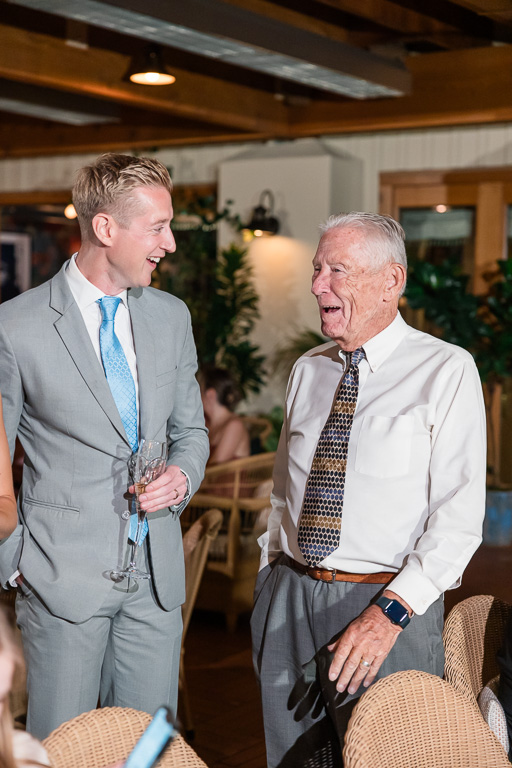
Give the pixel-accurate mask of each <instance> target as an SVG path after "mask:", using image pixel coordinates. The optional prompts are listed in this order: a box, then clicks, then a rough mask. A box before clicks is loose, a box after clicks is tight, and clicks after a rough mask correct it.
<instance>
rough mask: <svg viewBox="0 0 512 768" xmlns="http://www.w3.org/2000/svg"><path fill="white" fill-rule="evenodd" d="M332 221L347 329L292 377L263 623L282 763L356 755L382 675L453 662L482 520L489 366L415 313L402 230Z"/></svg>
mask: <svg viewBox="0 0 512 768" xmlns="http://www.w3.org/2000/svg"><path fill="white" fill-rule="evenodd" d="M322 229H323V235H322V238H321V240H320V244H319V247H318V250H317V253H316V255H315V258H314V261H313V269H314V274H313V284H312V291H313V293H314V295H315V296H316V297H317V300H318V305H319V310H320V317H321V322H322V332H323V333H324V334H325V335H326V336H328V337H329V338H330V339H332V341H331V342H328V343H327V344H324V345H322V346H320V347H317V348H316V349H313V350H311V351H310V352H308V353H307V354H306V355H304V356H303V357H301V358H300V359H299V360H298V361H297V363H296V364H295V367H294V369H293V371H292V374H291V377H290V381H289V386H288V392H287V398H286V412H285V422H284V426H283V431H282V435H281V440H280V444H279V449H278V453H277V457H276V468H275V473H274V492H273V497H272V513H271V515H270V518H269V524H268V531H267V532H266V533H265V534H264V535H263V536H262V537H261V538H260V545H261V547H262V560H261V570H260V573H259V576H258V581H257V585H256V603H255V608H254V613H253V618H252V629H253V646H254V661H255V667H256V671H257V674H258V677H259V679H260V683H261V688H262V699H263V712H264V722H265V735H266V742H267V757H268V765H269V766H272V767H273V766H280V767H283V768H284V766H293V768H299V767H300V766H307V767H308V768H313V767H314V766H328V765H331V764H332V765H339V764H341V749H342V747H343V737H344V732H345V729H346V724H347V722H348V718H349V716H350V713H351V710H352V708H353V705H354V703H355V702H356V701H357V698H358V697H359V696H360V695H361V693H363V692H364V690H365V688H366V687H368V686H369V685H370V684H371V683H372V682H373V681H374V680H375V679H376V678H380V677H383V676H385V675H388V674H390V673H392V672H395V671H398V670H401V669H420V670H424V671H427V672H430V673H433V674H437V675H442V674H443V661H444V656H443V644H442V638H441V632H442V626H443V592H444V591H445V590H446V589H450V588H452V587H455V586H457V585H458V583H459V581H460V577H461V575H462V572H463V570H464V568H465V567H466V565H467V563H468V561H469V559H470V558H471V556H472V555H473V553H474V552H475V550H476V549H477V547H478V545H479V544H480V541H481V529H482V520H483V515H484V500H485V466H486V453H485V411H484V406H483V399H482V390H481V385H480V380H479V377H478V373H477V370H476V366H475V364H474V361H473V358H472V357H471V355H469V354H468V353H467V352H466V351H464V350H463V349H460V348H459V347H455V346H453V345H450V344H447V343H445V342H443V341H441V340H439V339H437V338H434V337H432V336H429V335H427V334H425V333H421V332H419V331H416V330H415V329H413V328H411V327H409V326H408V325H407V324H406V323H405V322H404V320H403V319H402V317H401V316H400V314H399V312H398V300H399V297H400V295H401V294H402V293H403V290H404V287H405V281H406V269H407V260H406V255H405V247H404V232H403V230H402V228H401V227H400V225H399V224H398V223H397V222H395V221H394V220H393V219H391V218H390V217H386V216H378V215H375V214H366V213H351V214H342V215H339V216H333V217H331V218H330V219H329V220H328V221H327V222H326V224H325V225H324V226H323V228H322ZM375 738H378V734H375Z"/></svg>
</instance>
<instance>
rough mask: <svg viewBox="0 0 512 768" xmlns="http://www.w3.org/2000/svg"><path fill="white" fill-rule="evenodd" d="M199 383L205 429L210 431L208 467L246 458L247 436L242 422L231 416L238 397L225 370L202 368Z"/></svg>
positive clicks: (232, 382) (231, 379) (248, 448)
mask: <svg viewBox="0 0 512 768" xmlns="http://www.w3.org/2000/svg"><path fill="white" fill-rule="evenodd" d="M200 383H201V398H202V401H203V408H204V416H205V421H206V426H207V427H208V429H209V431H210V433H209V438H210V458H209V460H208V465H212V464H220V463H221V462H223V461H231V460H232V459H243V458H245V457H246V456H249V455H250V452H251V450H250V439H249V433H248V431H247V429H246V427H245V425H244V423H243V421H242V419H241V418H240V417H239V416H237V415H236V414H235V413H233V410H234V408H235V407H236V406H237V405H238V403H239V402H240V400H241V399H242V396H241V393H240V390H239V389H238V386H237V384H236V382H235V380H234V379H233V377H232V376H231V374H230V373H229V371H226V370H225V369H223V368H205V369H204V370H203V371H202V372H201V375H200Z"/></svg>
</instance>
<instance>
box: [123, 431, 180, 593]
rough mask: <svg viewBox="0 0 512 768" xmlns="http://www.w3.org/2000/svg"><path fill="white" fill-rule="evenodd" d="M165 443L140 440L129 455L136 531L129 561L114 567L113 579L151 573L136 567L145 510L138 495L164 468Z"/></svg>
mask: <svg viewBox="0 0 512 768" xmlns="http://www.w3.org/2000/svg"><path fill="white" fill-rule="evenodd" d="M166 461H167V443H166V442H165V443H162V442H159V441H158V440H141V441H140V443H139V448H138V450H137V452H136V453H134V454H132V456H130V459H129V461H128V469H129V470H130V474H131V476H132V480H133V484H134V486H135V493H134V497H135V509H136V511H137V531H136V534H135V539H134V541H133V542H132V545H131V555H130V563H129V565H128V566H127V567H126V568H121V569H115V570H113V571H112V572H111V577H112V578H113V579H114V580H115V581H118V580H119V581H120V580H121V579H122V578H125V577H126V578H129V579H150V578H151V574H149V573H147V572H146V571H141V570H139V568H138V567H137V551H138V550H137V547H139V546H140V545H141V544H142V541H143V535H142V534H143V531H144V524H145V522H146V511H145V510H144V509H142V508H141V506H140V496H141V494H143V493H144V491H145V490H146V486H147V485H149V484H150V483H151V482H153V480H156V478H157V477H159V476H160V475H161V474H162V473H163V472H164V471H165V468H166Z"/></svg>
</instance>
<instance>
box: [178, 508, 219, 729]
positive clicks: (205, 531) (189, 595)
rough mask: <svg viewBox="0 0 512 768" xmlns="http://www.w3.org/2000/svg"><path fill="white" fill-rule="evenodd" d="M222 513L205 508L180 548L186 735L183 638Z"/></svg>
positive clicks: (184, 696) (183, 699)
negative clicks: (183, 599)
mask: <svg viewBox="0 0 512 768" xmlns="http://www.w3.org/2000/svg"><path fill="white" fill-rule="evenodd" d="M222 519H223V517H222V512H221V511H220V510H218V509H209V510H208V511H207V512H205V513H204V514H202V515H201V517H200V518H198V520H196V521H195V523H193V525H192V526H191V527H190V528H189V529H188V530H187V531H186V533H185V535H184V536H183V550H184V553H185V584H186V597H185V603H184V605H183V610H182V615H183V639H182V642H181V657H180V678H179V692H180V705H181V706H180V709H179V716H180V719H181V721H182V723H183V728H184V730H185V734H186V735H187V737H193V735H194V726H193V722H192V713H191V710H190V703H189V698H188V691H187V682H186V678H185V658H184V657H185V637H186V634H187V629H188V626H189V624H190V619H191V617H192V611H193V610H194V605H195V601H196V597H197V593H198V590H199V585H200V584H201V578H202V576H203V572H204V567H205V565H206V558H207V557H208V550H209V549H210V545H211V543H212V541H214V539H215V538H216V536H217V534H218V532H219V528H220V526H221V524H222Z"/></svg>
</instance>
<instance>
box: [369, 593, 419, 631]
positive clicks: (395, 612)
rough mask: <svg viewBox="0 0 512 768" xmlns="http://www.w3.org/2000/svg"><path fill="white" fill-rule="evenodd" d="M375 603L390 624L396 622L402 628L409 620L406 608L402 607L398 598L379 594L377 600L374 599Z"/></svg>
mask: <svg viewBox="0 0 512 768" xmlns="http://www.w3.org/2000/svg"><path fill="white" fill-rule="evenodd" d="M375 605H378V606H379V608H380V609H381V610H382V613H383V614H384V616H387V617H388V619H389V620H390V621H391V623H392V624H396V625H397V626H399V627H402V629H404V628H405V627H406V626H407V625H408V623H409V622H410V620H411V619H410V618H409V614H408V612H407V608H404V606H403V605H402V603H400V602H399V601H398V600H392V599H391V598H390V597H384V595H381V597H379V599H378V600H376V601H375Z"/></svg>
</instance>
